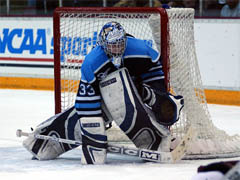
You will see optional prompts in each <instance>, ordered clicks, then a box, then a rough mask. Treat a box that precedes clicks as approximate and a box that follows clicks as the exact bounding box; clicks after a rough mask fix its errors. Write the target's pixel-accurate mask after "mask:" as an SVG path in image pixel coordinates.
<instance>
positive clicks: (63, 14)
mask: <svg viewBox="0 0 240 180" xmlns="http://www.w3.org/2000/svg"><path fill="white" fill-rule="evenodd" d="M109 21H117V22H119V23H120V24H122V26H123V27H124V28H125V30H126V32H127V33H129V34H131V35H133V36H135V37H136V38H140V39H143V40H145V41H146V42H147V43H148V44H149V45H150V46H152V47H153V48H155V49H157V50H159V51H160V52H161V55H162V59H163V68H164V71H165V79H166V86H167V87H168V88H169V90H170V91H171V92H172V93H173V94H177V95H179V94H180V95H183V97H184V102H185V106H184V108H183V112H182V114H181V117H180V120H179V121H178V122H177V123H176V124H175V125H174V126H172V127H171V128H170V129H171V133H172V137H173V138H174V139H175V141H174V143H173V144H172V145H173V147H174V144H177V143H178V142H179V141H180V140H181V139H182V138H183V137H184V135H185V134H186V133H187V131H188V129H189V127H192V128H193V129H194V132H195V133H194V135H192V136H193V137H192V138H193V140H192V143H191V145H190V146H189V148H188V150H187V155H186V158H193V159H196V158H217V157H234V156H239V155H240V146H239V144H240V137H239V136H237V135H236V136H229V135H227V134H226V133H225V132H224V131H222V130H220V129H218V128H217V127H216V126H214V124H213V123H212V120H211V117H210V114H209V111H208V107H207V103H206V98H205V94H204V89H203V87H202V81H201V76H200V72H199V66H198V62H197V57H196V51H195V42H194V10H193V9H181V8H172V9H168V10H165V9H162V8H141V9H139V8H126V9H122V8H57V9H56V10H55V12H54V61H55V62H54V76H55V108H56V109H55V112H56V113H59V112H62V111H63V110H65V109H67V108H69V107H71V106H73V105H74V101H75V97H76V92H77V89H78V83H79V80H80V77H81V74H80V69H81V64H82V62H83V60H84V57H85V56H86V55H87V54H88V53H89V52H90V51H91V49H92V47H93V46H94V45H96V42H97V36H98V33H99V32H100V30H101V28H102V26H103V25H104V24H105V23H106V22H109ZM107 133H108V134H109V136H108V139H109V140H110V141H121V142H122V141H127V140H128V139H127V137H126V136H125V135H124V134H123V133H122V132H121V131H120V130H119V129H118V127H116V126H114V127H113V128H111V129H110V130H108V131H107Z"/></svg>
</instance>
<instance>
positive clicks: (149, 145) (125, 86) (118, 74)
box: [100, 68, 170, 150]
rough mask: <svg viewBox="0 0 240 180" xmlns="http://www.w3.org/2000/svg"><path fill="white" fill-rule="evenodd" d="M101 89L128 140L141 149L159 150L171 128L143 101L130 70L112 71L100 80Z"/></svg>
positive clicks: (107, 104)
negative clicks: (161, 121) (157, 118)
mask: <svg viewBox="0 0 240 180" xmlns="http://www.w3.org/2000/svg"><path fill="white" fill-rule="evenodd" d="M100 91H101V95H102V97H103V101H104V102H105V104H106V106H107V108H108V110H109V112H110V113H111V116H112V118H113V120H114V121H115V122H116V124H117V125H118V126H119V127H120V129H121V130H122V131H123V132H124V133H125V134H126V135H127V136H128V137H129V139H130V140H132V142H133V143H134V144H135V145H136V146H137V147H139V148H146V149H151V150H158V149H159V145H160V144H161V141H162V137H166V136H169V134H170V133H169V130H168V129H167V128H165V127H163V126H161V125H159V124H158V123H157V121H156V118H155V116H154V114H153V112H151V110H150V109H149V108H147V107H146V106H145V105H144V104H143V102H142V100H141V98H140V96H139V94H138V92H137V90H136V87H135V85H134V83H133V82H132V80H131V77H130V75H129V73H128V71H127V69H126V68H122V69H120V70H118V71H115V72H113V73H111V74H109V75H108V76H107V77H106V78H105V79H104V80H103V81H101V82H100ZM156 124H158V125H157V126H156Z"/></svg>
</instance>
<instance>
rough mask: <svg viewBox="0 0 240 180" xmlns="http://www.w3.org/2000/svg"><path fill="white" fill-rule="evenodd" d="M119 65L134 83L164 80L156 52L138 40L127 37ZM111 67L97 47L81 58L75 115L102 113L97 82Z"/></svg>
mask: <svg viewBox="0 0 240 180" xmlns="http://www.w3.org/2000/svg"><path fill="white" fill-rule="evenodd" d="M122 67H126V68H127V69H128V71H129V73H130V75H131V77H132V78H133V79H135V80H137V81H138V83H149V82H153V81H158V80H163V79H164V73H163V70H162V64H161V59H160V54H159V53H158V52H157V51H155V50H154V49H152V48H151V47H150V46H148V45H147V44H146V42H145V41H143V40H140V39H136V38H132V37H127V42H126V49H125V52H124V54H123V62H122ZM115 70H117V68H116V67H115V66H114V65H113V63H112V62H111V58H110V57H108V56H107V55H106V53H105V52H104V50H103V48H102V47H101V46H96V47H95V48H94V49H93V50H92V51H91V52H90V53H89V54H88V55H87V56H86V57H85V60H84V62H83V64H82V67H81V80H80V83H79V89H78V92H77V97H76V101H75V108H76V111H77V114H78V115H79V118H81V117H89V116H93V117H96V116H102V110H101V95H100V90H99V82H100V81H101V80H102V79H103V78H105V77H106V76H107V75H108V74H109V73H111V72H113V71H115Z"/></svg>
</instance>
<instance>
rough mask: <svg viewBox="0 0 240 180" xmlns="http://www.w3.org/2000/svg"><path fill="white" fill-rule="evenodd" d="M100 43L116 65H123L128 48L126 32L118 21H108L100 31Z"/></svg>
mask: <svg viewBox="0 0 240 180" xmlns="http://www.w3.org/2000/svg"><path fill="white" fill-rule="evenodd" d="M99 43H100V45H101V46H102V47H103V49H104V51H105V53H106V54H107V55H108V56H110V57H111V60H112V63H113V64H114V65H115V66H116V67H118V68H119V67H120V66H121V62H122V56H123V53H124V51H125V48H126V32H125V30H124V29H123V27H122V26H121V24H119V23H117V22H108V23H107V24H105V25H104V26H103V28H102V30H101V31H100V33H99Z"/></svg>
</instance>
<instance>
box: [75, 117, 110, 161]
mask: <svg viewBox="0 0 240 180" xmlns="http://www.w3.org/2000/svg"><path fill="white" fill-rule="evenodd" d="M80 121H81V132H82V158H81V162H82V164H104V163H105V161H106V153H107V136H106V132H105V126H104V120H103V118H102V117H83V118H81V119H80Z"/></svg>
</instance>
